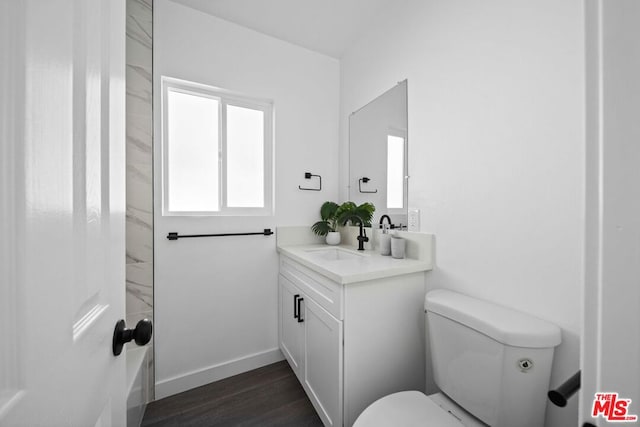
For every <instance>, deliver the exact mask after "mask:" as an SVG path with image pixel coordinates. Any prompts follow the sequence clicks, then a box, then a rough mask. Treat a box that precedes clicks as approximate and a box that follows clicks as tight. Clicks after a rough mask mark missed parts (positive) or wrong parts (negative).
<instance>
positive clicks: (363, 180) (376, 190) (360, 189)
mask: <svg viewBox="0 0 640 427" xmlns="http://www.w3.org/2000/svg"><path fill="white" fill-rule="evenodd" d="M369 181H371V180H370V179H369V178H367V177H366V176H363V177H362V178H360V179H359V180H358V191H359V192H361V193H377V192H378V189H375V190H373V191H362V183H363V182H364V183H365V184H366V183H367V182H369Z"/></svg>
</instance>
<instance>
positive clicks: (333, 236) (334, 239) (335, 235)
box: [326, 231, 340, 245]
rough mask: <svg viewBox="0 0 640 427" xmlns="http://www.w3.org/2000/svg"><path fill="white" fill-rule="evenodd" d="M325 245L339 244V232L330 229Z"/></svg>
mask: <svg viewBox="0 0 640 427" xmlns="http://www.w3.org/2000/svg"><path fill="white" fill-rule="evenodd" d="M326 241H327V245H339V244H340V232H339V231H330V232H329V233H327V238H326Z"/></svg>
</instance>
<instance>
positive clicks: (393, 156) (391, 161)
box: [387, 135, 405, 209]
mask: <svg viewBox="0 0 640 427" xmlns="http://www.w3.org/2000/svg"><path fill="white" fill-rule="evenodd" d="M404 162H405V161H404V137H402V136H397V135H387V208H388V209H402V208H404V175H405V173H404Z"/></svg>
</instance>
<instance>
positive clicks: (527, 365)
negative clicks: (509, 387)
mask: <svg viewBox="0 0 640 427" xmlns="http://www.w3.org/2000/svg"><path fill="white" fill-rule="evenodd" d="M518 367H519V368H520V370H521V371H522V372H527V371H528V370H529V369H531V368H532V367H533V362H532V361H531V359H520V360H518Z"/></svg>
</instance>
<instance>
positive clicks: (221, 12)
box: [174, 0, 393, 58]
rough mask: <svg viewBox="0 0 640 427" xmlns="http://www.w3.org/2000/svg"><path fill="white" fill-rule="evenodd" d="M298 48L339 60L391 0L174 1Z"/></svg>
mask: <svg viewBox="0 0 640 427" xmlns="http://www.w3.org/2000/svg"><path fill="white" fill-rule="evenodd" d="M174 1H175V2H177V3H181V4H183V5H185V6H189V7H192V8H194V9H197V10H199V11H201V12H205V13H208V14H210V15H214V16H217V17H219V18H222V19H224V20H227V21H231V22H234V23H236V24H238V25H242V26H243V27H247V28H251V29H253V30H255V31H259V32H261V33H263V34H267V35H269V36H272V37H276V38H278V39H281V40H285V41H288V42H290V43H293V44H296V45H298V46H302V47H305V48H307V49H311V50H314V51H316V52H320V53H323V54H325V55H329V56H332V57H334V58H340V57H341V56H342V54H343V53H344V52H345V50H346V49H347V48H348V47H349V46H351V44H352V43H353V42H355V41H356V40H357V39H358V37H359V35H360V34H362V33H363V32H364V31H365V30H366V29H367V28H368V27H369V26H371V25H373V23H374V22H375V20H376V18H377V17H378V16H380V15H381V14H382V13H384V10H385V9H386V8H388V7H391V6H392V5H393V1H392V0H321V1H318V0H174Z"/></svg>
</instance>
